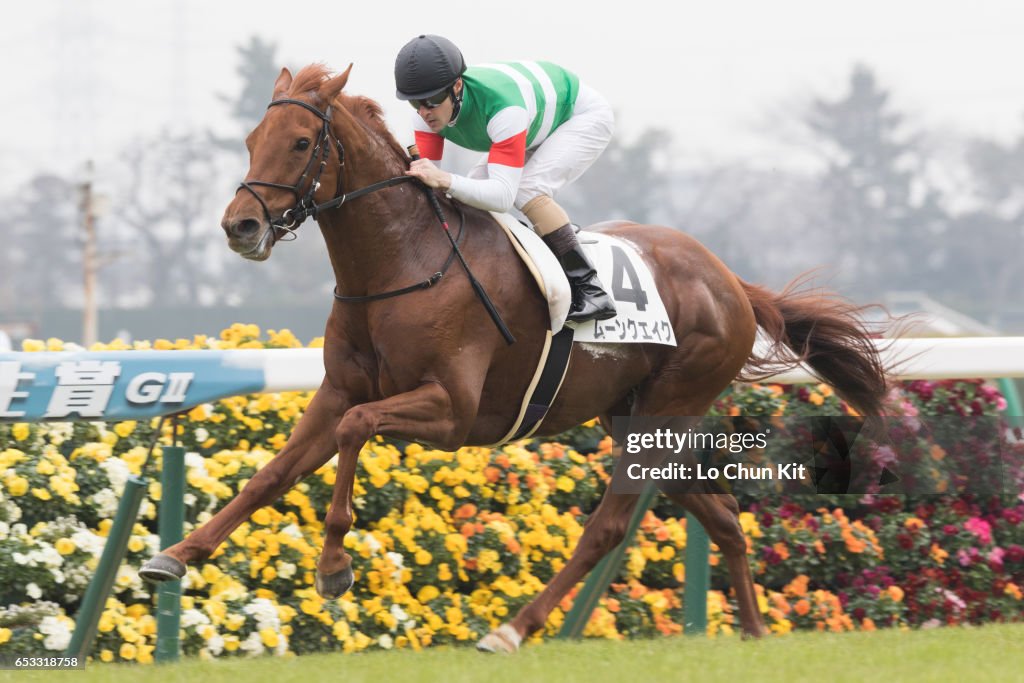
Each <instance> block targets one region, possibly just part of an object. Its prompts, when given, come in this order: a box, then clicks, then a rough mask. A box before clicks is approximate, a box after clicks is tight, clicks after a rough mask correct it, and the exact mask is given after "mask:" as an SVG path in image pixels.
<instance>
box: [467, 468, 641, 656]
mask: <svg viewBox="0 0 1024 683" xmlns="http://www.w3.org/2000/svg"><path fill="white" fill-rule="evenodd" d="M638 499H639V496H638V495H635V494H623V493H612V490H611V487H609V488H608V489H606V490H605V493H604V497H603V498H601V503H600V504H599V505H598V506H597V509H596V510H594V512H593V514H591V515H590V517H589V518H588V519H587V523H586V524H585V525H584V527H583V536H582V537H580V541H579V544H578V545H577V546H576V549H575V550H574V551H573V553H572V557H571V558H570V559H569V561H568V562H567V563H566V564H565V566H564V567H562V570H561V571H559V572H558V573H557V574H556V575H555V577H554V578H553V579H551V582H550V583H548V585H547V587H546V588H545V589H544V590H543V591H541V594H540V595H538V596H537V597H536V598H534V599H533V600H532V601H531V602H530V603H529V604H527V605H526V606H524V607H523V608H522V609H521V610H519V613H518V614H516V616H515V618H514V619H513V620H512V621H511V622H510V623H508V624H504V625H502V626H500V627H499V628H498V629H497V630H495V631H491V633H489V634H488V635H486V636H485V637H484V638H483V639H481V640H480V642H479V643H477V648H478V649H480V650H484V651H487V652H514V651H515V650H517V649H518V648H519V643H520V642H521V641H522V640H523V639H524V638H526V637H527V636H529V635H530V634H531V633H533V632H534V631H537V630H539V629H540V628H542V627H543V626H544V623H545V622H546V621H547V619H548V615H549V614H550V613H551V610H553V609H554V608H555V606H556V605H557V604H558V603H559V602H560V601H561V600H562V598H563V597H565V595H566V594H567V593H568V592H569V591H570V590H572V587H573V586H575V585H576V584H577V583H578V582H579V581H580V580H581V579H582V578H583V577H584V576H586V574H587V572H589V571H590V570H591V569H593V568H594V566H595V565H596V564H597V563H598V562H599V561H600V560H601V558H602V557H604V556H605V555H607V554H608V553H609V552H610V551H611V550H612V549H613V548H615V546H617V545H618V544H619V543H621V542H622V539H623V538H625V536H626V528H627V526H628V525H629V518H630V516H632V514H633V508H635V507H636V502H637V500H638Z"/></svg>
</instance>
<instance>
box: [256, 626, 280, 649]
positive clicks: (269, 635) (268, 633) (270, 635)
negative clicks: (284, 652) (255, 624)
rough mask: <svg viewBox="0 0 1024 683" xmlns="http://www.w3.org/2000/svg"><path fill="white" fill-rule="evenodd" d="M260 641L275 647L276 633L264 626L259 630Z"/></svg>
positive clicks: (276, 641)
mask: <svg viewBox="0 0 1024 683" xmlns="http://www.w3.org/2000/svg"><path fill="white" fill-rule="evenodd" d="M260 641H262V642H263V644H264V645H265V646H267V647H277V643H278V639H277V633H275V632H274V630H273V629H269V628H264V629H261V630H260Z"/></svg>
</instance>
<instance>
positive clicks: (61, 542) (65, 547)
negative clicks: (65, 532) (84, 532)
mask: <svg viewBox="0 0 1024 683" xmlns="http://www.w3.org/2000/svg"><path fill="white" fill-rule="evenodd" d="M53 547H54V548H56V549H57V552H58V553H60V554H61V555H70V554H71V553H73V552H75V548H76V546H75V542H74V541H72V540H71V539H70V538H58V539H57V542H56V543H54V544H53Z"/></svg>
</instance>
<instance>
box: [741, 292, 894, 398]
mask: <svg viewBox="0 0 1024 683" xmlns="http://www.w3.org/2000/svg"><path fill="white" fill-rule="evenodd" d="M806 282H807V278H806V277H805V276H801V277H800V278H797V279H796V280H795V281H793V282H792V283H791V284H790V285H789V286H788V287H786V289H785V290H783V292H782V293H781V294H776V293H774V292H771V291H769V290H767V289H765V288H763V287H758V286H756V285H751V284H748V283H746V282H743V281H742V280H740V284H741V285H742V286H743V289H744V291H745V292H746V294H747V298H748V299H749V300H750V304H751V306H752V307H753V309H754V317H755V318H756V319H757V324H758V325H759V326H760V327H761V328H762V329H763V330H764V332H765V334H766V335H767V337H768V339H769V340H770V341H771V346H770V347H769V348H768V349H767V350H766V351H765V350H761V349H755V351H754V353H753V354H752V355H751V358H750V360H749V362H748V365H747V368H746V369H745V370H744V373H743V375H741V377H740V379H741V380H744V381H751V380H754V379H763V378H764V377H766V376H768V375H770V374H772V373H773V372H777V371H778V370H779V369H780V366H788V367H793V366H795V365H796V364H797V363H806V364H807V365H808V366H810V368H811V370H813V371H814V373H815V374H817V375H818V376H819V377H821V378H822V379H823V380H824V381H825V382H826V383H828V384H829V385H830V386H832V387H833V388H834V389H835V390H836V392H837V393H838V394H839V395H840V396H841V397H842V398H843V399H844V400H845V401H846V402H847V403H849V404H850V405H851V406H853V407H854V408H855V409H856V410H857V411H859V412H860V413H861V414H862V415H869V416H875V415H880V414H881V412H882V403H883V400H884V397H885V394H886V390H887V387H886V369H885V366H884V364H883V363H882V359H881V357H880V356H879V353H878V349H877V348H876V346H875V345H874V344H873V343H872V341H871V334H870V332H869V331H868V329H867V328H866V326H865V324H864V322H863V320H862V318H861V314H862V313H863V312H864V310H865V309H866V308H869V307H866V306H857V305H854V304H851V303H849V302H847V301H844V300H843V299H841V298H840V297H838V296H837V295H835V294H832V293H828V292H820V291H813V290H807V289H806V288H804V287H803V285H804V284H805V283H806ZM783 346H785V347H788V348H789V350H790V351H791V352H792V354H789V353H786V352H785V350H784V349H783Z"/></svg>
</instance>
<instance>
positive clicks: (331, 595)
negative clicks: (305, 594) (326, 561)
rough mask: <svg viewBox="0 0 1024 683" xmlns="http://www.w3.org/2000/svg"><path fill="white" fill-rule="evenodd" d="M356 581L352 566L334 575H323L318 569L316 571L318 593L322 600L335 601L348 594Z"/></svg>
mask: <svg viewBox="0 0 1024 683" xmlns="http://www.w3.org/2000/svg"><path fill="white" fill-rule="evenodd" d="M355 580H356V578H355V575H354V574H353V573H352V566H351V565H350V566H348V567H345V568H344V569H342V570H341V571H340V572H334V573H333V574H321V573H320V570H319V569H318V570H317V571H316V592H317V593H318V594H319V595H320V597H321V598H326V599H328V600H334V599H335V598H340V597H341V596H342V595H344V594H345V593H348V591H349V589H350V588H352V584H353V583H355Z"/></svg>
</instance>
